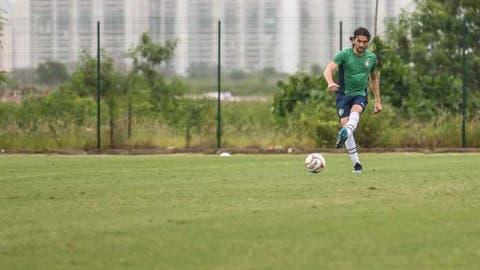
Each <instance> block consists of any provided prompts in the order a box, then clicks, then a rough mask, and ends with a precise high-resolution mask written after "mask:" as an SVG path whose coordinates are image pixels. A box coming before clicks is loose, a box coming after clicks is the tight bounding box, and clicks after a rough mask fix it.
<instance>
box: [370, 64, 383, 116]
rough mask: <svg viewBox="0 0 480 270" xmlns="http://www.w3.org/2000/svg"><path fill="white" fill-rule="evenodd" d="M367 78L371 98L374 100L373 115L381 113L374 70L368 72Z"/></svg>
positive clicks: (377, 81)
mask: <svg viewBox="0 0 480 270" xmlns="http://www.w3.org/2000/svg"><path fill="white" fill-rule="evenodd" d="M369 77H370V86H371V88H372V92H373V97H374V98H375V103H374V104H373V113H378V112H381V111H382V99H381V98H380V83H379V80H378V75H377V72H376V70H373V71H372V72H370V74H369Z"/></svg>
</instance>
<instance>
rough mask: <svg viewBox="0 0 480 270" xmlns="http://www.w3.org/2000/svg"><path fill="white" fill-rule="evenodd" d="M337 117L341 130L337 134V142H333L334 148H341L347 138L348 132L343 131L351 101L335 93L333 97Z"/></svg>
mask: <svg viewBox="0 0 480 270" xmlns="http://www.w3.org/2000/svg"><path fill="white" fill-rule="evenodd" d="M335 101H336V109H337V116H338V119H339V121H340V125H341V129H340V130H339V132H338V136H337V141H336V142H335V147H336V148H342V147H343V145H344V144H345V140H347V138H348V132H347V130H346V129H345V125H346V124H347V123H348V121H349V115H350V111H351V106H352V102H353V99H352V98H351V97H348V96H346V95H344V94H341V93H337V94H336V96H335Z"/></svg>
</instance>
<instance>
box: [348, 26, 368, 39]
mask: <svg viewBox="0 0 480 270" xmlns="http://www.w3.org/2000/svg"><path fill="white" fill-rule="evenodd" d="M357 36H366V37H367V39H368V41H370V37H371V35H370V32H369V31H368V30H367V28H365V27H359V28H357V29H355V31H353V36H352V37H350V40H351V41H353V40H354V39H355V38H356V37H357Z"/></svg>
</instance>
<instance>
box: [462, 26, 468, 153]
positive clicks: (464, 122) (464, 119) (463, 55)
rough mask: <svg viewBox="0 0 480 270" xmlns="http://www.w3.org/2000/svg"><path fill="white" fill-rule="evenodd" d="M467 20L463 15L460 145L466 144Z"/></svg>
mask: <svg viewBox="0 0 480 270" xmlns="http://www.w3.org/2000/svg"><path fill="white" fill-rule="evenodd" d="M466 43H467V22H466V19H465V17H463V46H462V47H463V50H462V60H463V80H462V147H465V146H466V134H465V128H466V117H467V116H466V107H467V89H466V85H465V81H466V80H467V67H466V66H467V64H466V52H465V51H466V46H467V44H466Z"/></svg>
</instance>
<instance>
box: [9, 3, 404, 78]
mask: <svg viewBox="0 0 480 270" xmlns="http://www.w3.org/2000/svg"><path fill="white" fill-rule="evenodd" d="M411 2H412V0H390V1H380V6H379V18H378V22H379V27H378V29H379V32H380V31H381V30H382V29H383V28H382V22H383V19H384V18H385V17H388V16H396V15H397V14H398V13H399V12H400V7H406V5H407V4H409V3H411ZM375 3H376V1H375V0H348V1H331V0H295V1H294V0H135V1H134V0H17V1H16V12H15V13H13V14H14V17H15V18H12V19H11V21H10V22H9V23H8V29H6V30H5V34H7V33H8V35H9V37H11V38H10V40H9V42H8V44H11V45H10V46H9V47H8V48H9V49H6V50H4V52H3V55H2V59H11V60H10V61H8V60H5V61H2V66H3V67H5V66H11V68H28V67H32V68H35V67H37V66H38V64H40V63H43V62H45V61H59V62H62V63H65V64H67V65H68V67H69V68H73V67H74V66H75V65H76V63H77V62H78V56H79V54H80V52H81V51H82V50H85V51H87V52H89V53H90V54H92V55H94V54H95V53H96V45H97V44H96V42H97V37H96V30H97V29H96V28H97V27H96V26H97V21H100V22H101V46H102V48H103V49H104V50H105V51H106V52H107V54H109V55H111V56H113V57H114V59H115V62H116V63H117V64H120V65H122V66H123V67H124V68H128V65H129V60H128V59H127V57H126V52H127V51H128V50H129V49H130V48H132V47H133V46H135V45H136V44H138V41H139V37H140V35H141V34H142V33H143V32H149V34H150V36H151V37H152V39H153V40H154V41H157V42H165V41H166V40H172V39H175V40H177V42H178V43H177V48H176V51H175V58H174V59H173V60H172V61H171V62H170V63H169V64H168V65H166V66H165V67H164V68H167V69H168V70H171V71H175V72H177V73H179V74H188V72H190V71H192V72H193V71H200V72H213V71H214V70H215V67H216V65H217V46H218V44H217V38H218V35H217V30H218V29H217V25H218V24H217V22H218V21H219V20H220V21H221V24H222V43H221V46H222V50H221V56H222V58H221V59H222V67H223V69H224V70H226V71H234V70H243V71H249V72H253V71H261V70H263V69H265V68H271V69H275V70H276V71H280V72H288V73H293V72H295V71H297V70H298V69H303V70H306V71H309V70H310V69H312V67H314V66H318V67H323V66H324V65H325V64H326V62H327V61H328V60H329V59H331V57H332V56H333V55H334V54H335V53H336V52H337V51H338V50H339V49H340V48H341V47H342V48H345V47H347V46H350V42H349V40H348V37H349V36H350V35H351V33H352V32H353V30H354V29H355V28H356V27H358V26H365V27H367V28H368V29H370V30H371V31H372V33H373V31H374V30H373V29H374V24H375ZM340 21H342V32H341V33H340V27H339V24H340ZM340 37H342V40H340ZM5 40H7V39H5ZM5 45H7V43H6V44H5ZM5 51H8V53H7V54H8V55H7V56H5V54H6V52H5ZM9 55H10V56H9Z"/></svg>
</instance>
